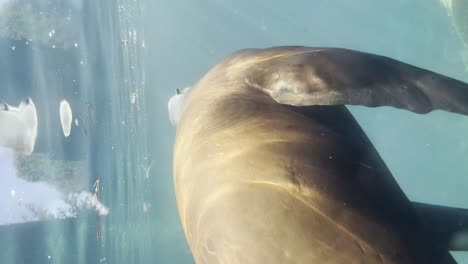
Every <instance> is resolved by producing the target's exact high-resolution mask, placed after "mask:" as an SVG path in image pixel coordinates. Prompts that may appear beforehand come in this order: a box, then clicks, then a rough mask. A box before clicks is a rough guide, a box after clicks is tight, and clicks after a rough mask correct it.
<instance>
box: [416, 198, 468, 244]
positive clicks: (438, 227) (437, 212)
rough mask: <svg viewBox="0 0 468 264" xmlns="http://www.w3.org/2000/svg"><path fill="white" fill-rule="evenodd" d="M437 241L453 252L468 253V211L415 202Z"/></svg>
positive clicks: (429, 230) (417, 209) (422, 218)
mask: <svg viewBox="0 0 468 264" xmlns="http://www.w3.org/2000/svg"><path fill="white" fill-rule="evenodd" d="M413 205H414V207H415V209H416V211H417V212H418V214H419V216H420V217H421V220H422V221H423V222H424V224H425V225H426V226H427V228H428V232H431V233H432V234H433V236H434V237H435V240H436V241H437V242H439V243H441V244H442V245H443V246H445V247H447V249H448V250H452V251H468V209H462V208H454V207H448V206H440V205H432V204H425V203H416V202H413Z"/></svg>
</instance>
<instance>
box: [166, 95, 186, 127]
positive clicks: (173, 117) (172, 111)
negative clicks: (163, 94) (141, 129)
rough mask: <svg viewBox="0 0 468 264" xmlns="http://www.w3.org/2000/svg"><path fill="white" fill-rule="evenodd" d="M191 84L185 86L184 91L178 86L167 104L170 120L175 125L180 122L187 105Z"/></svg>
mask: <svg viewBox="0 0 468 264" xmlns="http://www.w3.org/2000/svg"><path fill="white" fill-rule="evenodd" d="M190 88H191V87H190V86H189V87H186V88H184V89H183V90H182V91H181V90H180V89H179V88H177V89H176V90H175V93H176V94H175V95H174V96H172V97H171V99H169V102H168V104H167V108H168V112H169V121H170V122H171V124H172V126H173V127H176V126H177V124H178V123H179V120H180V118H181V116H182V112H183V110H184V106H185V99H186V98H187V96H188V94H189V91H190Z"/></svg>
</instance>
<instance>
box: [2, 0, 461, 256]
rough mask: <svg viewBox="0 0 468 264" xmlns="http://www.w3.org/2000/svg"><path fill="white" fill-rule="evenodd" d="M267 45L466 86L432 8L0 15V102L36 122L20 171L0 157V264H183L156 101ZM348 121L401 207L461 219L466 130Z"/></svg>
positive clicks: (102, 8)
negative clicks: (26, 102) (365, 56)
mask: <svg viewBox="0 0 468 264" xmlns="http://www.w3.org/2000/svg"><path fill="white" fill-rule="evenodd" d="M276 45H306V46H334V47H345V48H352V49H358V50H363V51H367V52H373V53H377V54H382V55H386V56H390V57H393V58H396V59H400V60H403V61H405V62H408V63H411V64H414V65H417V66H420V67H424V68H428V69H431V70H433V71H437V72H440V73H443V74H446V75H448V76H451V77H454V78H457V79H460V80H464V81H468V71H467V65H466V64H465V63H466V61H467V59H466V58H467V55H466V54H468V52H467V50H466V47H464V45H463V42H462V40H461V38H460V37H459V34H458V33H457V31H456V30H455V29H454V27H453V25H452V22H451V20H450V17H449V16H447V11H446V9H445V8H444V6H443V5H441V4H440V2H439V1H437V0H431V1H427V0H418V1H403V0H399V1H371V0H358V1H352V2H350V1H333V2H332V1H315V0H314V1H293V2H286V1H285V2H277V3H274V2H271V1H263V0H254V1H250V0H249V1H247V0H239V1H225V0H207V1H188V0H173V1H162V0H156V1H149V0H141V1H137V0H134V1H133V0H132V1H130V0H125V1H124V0H119V1H111V0H105V1H91V0H66V1H63V0H50V1H46V0H41V1H37V0H35V1H32V0H17V1H12V0H0V91H1V93H0V99H1V100H3V101H5V102H7V103H9V104H11V105H17V104H18V103H19V102H20V101H21V100H22V99H24V98H26V97H31V98H32V100H34V103H35V106H36V108H37V115H38V122H39V126H38V135H37V141H36V146H35V150H34V152H33V154H32V156H31V157H23V158H22V159H21V157H12V156H11V155H10V154H2V153H1V152H0V160H1V161H2V162H0V169H1V170H0V186H2V187H0V200H3V201H4V202H3V203H2V202H0V206H1V207H0V210H2V211H3V213H0V263H28V264H30V263H31V264H34V263H193V259H192V257H191V254H190V251H189V249H188V246H187V243H186V241H185V237H184V235H183V231H182V229H181V226H180V222H179V218H178V214H177V207H176V202H175V194H174V188H173V182H172V143H173V138H174V131H173V129H172V127H171V126H170V123H169V120H168V116H167V101H168V99H169V98H170V96H172V95H173V93H174V90H175V88H182V87H185V86H187V85H190V84H191V83H193V82H195V81H196V80H197V79H198V78H200V76H201V75H202V74H203V73H204V72H206V70H207V69H209V67H211V66H212V65H213V64H215V63H216V62H217V61H218V60H219V59H220V58H222V57H223V56H225V55H227V54H228V53H230V52H232V51H234V50H236V49H240V48H246V47H269V46H276ZM62 99H66V100H67V101H68V102H69V103H70V106H71V108H72V110H73V115H74V118H73V122H72V130H71V135H70V136H69V137H67V138H66V137H65V136H64V135H63V133H62V128H61V125H60V117H59V111H58V109H59V104H60V101H61V100H62ZM351 109H352V111H353V113H354V114H355V115H356V117H357V119H358V120H359V121H360V122H361V124H362V126H363V128H364V129H365V130H366V132H367V133H368V135H369V137H370V138H371V139H372V141H373V142H374V143H375V145H376V147H377V149H378V150H379V151H380V153H381V154H382V156H383V158H384V159H385V160H386V162H387V165H388V166H389V167H390V169H391V170H392V172H393V173H394V176H395V177H396V178H397V180H398V182H399V183H400V184H401V186H402V188H403V189H404V191H405V192H406V193H407V195H408V196H409V198H410V199H411V200H415V201H420V202H429V203H436V204H443V205H450V206H459V207H465V208H468V192H467V191H466V190H468V163H467V162H466V160H467V158H468V139H467V135H468V118H467V117H463V116H460V115H451V114H448V113H442V112H435V113H431V114H429V115H416V114H412V113H409V112H405V111H401V110H395V109H390V108H379V109H368V108H363V107H352V108H351ZM0 129H1V128H0ZM2 155H3V156H2ZM13 159H17V160H20V161H22V163H21V164H23V165H22V166H20V167H21V169H18V172H16V173H15V174H18V175H19V178H18V177H16V178H15V177H13V176H14V175H12V174H11V172H8V171H11V169H12V168H14V167H12V165H11V164H12V163H11V162H10V161H12V160H13ZM9 162H10V163H9ZM15 164H19V163H15ZM18 175H16V176H18ZM2 179H3V180H2ZM19 179H20V180H19ZM26 180H27V181H28V182H32V183H34V184H35V185H29V184H27V183H25V182H24V181H26ZM97 180H99V184H98V186H97V187H96V181H97ZM41 182H46V183H47V184H48V185H47V186H44V185H41V184H40V183H41ZM54 186H55V187H54ZM54 190H55V191H54ZM96 190H99V192H96ZM55 193H56V194H55ZM70 194H72V196H70ZM73 194H75V195H78V194H81V195H82V197H84V198H83V199H82V200H79V199H76V198H75V199H74V198H73V197H74V196H73ZM92 197H96V198H98V201H99V202H100V203H99V204H98V203H96V202H95V203H93V204H91V205H90V204H86V202H88V203H90V201H95V200H93V198H92ZM41 201H43V203H41ZM79 201H82V202H83V201H85V202H84V204H79ZM59 202H63V204H60V203H59ZM57 204H58V205H57ZM28 206H29V207H28ZM99 206H103V207H105V208H107V209H108V214H107V215H105V214H104V213H103V215H100V216H98V215H99V214H98V212H97V210H98V211H99V208H101V209H102V208H103V207H99ZM24 208H27V209H24ZM53 210H58V211H60V210H61V211H60V213H57V214H54V211H53ZM56 218H59V219H56ZM36 220H41V221H36ZM456 257H457V259H458V261H459V263H468V254H467V253H457V254H456Z"/></svg>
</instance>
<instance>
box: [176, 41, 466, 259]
mask: <svg viewBox="0 0 468 264" xmlns="http://www.w3.org/2000/svg"><path fill="white" fill-rule="evenodd" d="M295 49H297V50H295ZM290 50H292V52H290V51H289V50H287V49H284V48H281V49H277V50H273V51H268V50H266V51H259V52H258V53H256V52H254V51H246V52H241V53H237V54H234V55H232V56H231V57H228V58H226V59H225V60H223V61H222V62H221V63H220V64H218V65H217V66H215V67H214V68H213V69H212V70H210V71H209V72H208V73H207V74H206V75H205V76H204V77H203V78H202V79H201V80H200V81H199V82H197V83H196V84H195V85H194V87H193V88H192V89H191V90H190V93H189V94H188V96H187V99H186V102H185V107H184V111H183V115H182V119H181V120H180V123H179V125H178V126H177V136H176V144H175V150H174V177H175V178H174V179H175V189H176V193H177V202H178V207H179V212H180V216H181V220H182V224H183V227H184V230H185V233H186V236H187V239H188V242H189V245H190V248H191V250H192V253H193V255H194V258H195V260H196V262H197V263H324V264H326V263H330V264H336V263H401V264H403V263H408V264H413V263H428V264H430V263H455V262H454V260H453V259H452V258H451V256H450V254H449V253H448V251H447V249H446V248H445V247H443V246H441V245H440V244H439V243H437V241H434V240H433V239H431V237H430V236H429V234H428V233H427V232H426V231H427V230H426V229H425V228H424V227H423V226H422V224H421V222H420V219H419V218H418V216H417V214H416V212H415V211H414V208H413V207H412V205H411V203H410V202H409V200H408V199H407V198H406V196H405V195H404V193H403V192H402V191H401V189H400V188H399V186H398V185H397V183H396V182H395V181H394V179H393V177H392V175H391V174H390V172H389V171H388V169H387V168H386V166H385V164H384V162H383V161H382V160H381V158H380V157H379V155H378V153H377V152H376V150H375V149H374V147H373V146H372V144H371V143H370V141H369V140H368V139H367V137H366V135H365V134H364V132H363V131H362V130H361V129H360V127H359V125H358V124H357V123H356V121H355V120H354V119H353V117H352V116H351V115H350V113H349V112H348V111H347V110H346V108H345V107H344V106H341V105H335V101H333V100H331V101H330V100H329V101H327V103H324V105H326V106H301V107H300V106H291V105H284V104H280V103H278V101H280V99H281V100H283V99H284V98H286V99H284V100H286V101H287V102H286V103H288V104H292V103H291V102H289V101H288V100H290V99H288V98H289V97H287V96H286V97H282V95H278V91H282V90H281V89H283V88H284V87H280V88H279V89H278V90H273V91H272V90H270V91H268V86H272V87H273V86H274V85H271V80H270V79H268V78H266V77H265V76H264V75H261V74H259V73H265V72H266V71H268V69H267V66H266V65H269V66H271V68H274V67H279V66H278V65H279V64H281V63H285V62H281V61H278V60H281V59H282V58H283V57H286V58H288V60H289V59H292V61H296V62H297V60H295V59H294V56H297V54H300V53H299V52H303V51H304V50H302V49H301V48H290ZM284 51H286V53H288V52H289V53H288V54H286V55H285V54H284ZM312 52H314V51H312ZM332 52H333V51H332ZM295 54H296V55H295ZM299 56H302V55H299ZM265 63H268V64H265ZM292 64H294V63H292ZM292 64H288V67H289V66H291V65H292ZM296 66H297V67H298V68H304V67H307V65H305V64H304V65H302V63H298V64H297V65H296ZM296 66H294V67H296ZM316 66H317V69H320V68H322V67H324V68H325V69H327V68H330V65H316ZM377 66H378V65H377ZM278 69H279V68H278ZM334 69H337V68H334ZM371 69H372V68H370V69H368V71H369V70H371ZM337 70H339V69H337ZM375 70H376V71H378V70H380V68H378V67H375ZM272 74H273V75H274V74H277V75H278V76H280V77H273V79H275V80H277V81H278V82H281V81H287V82H288V83H291V81H292V79H294V78H296V79H297V78H299V77H297V76H302V77H300V78H306V79H307V80H310V81H311V82H312V83H317V84H324V82H325V85H324V86H323V85H322V86H317V87H318V89H319V90H320V89H322V90H324V89H325V88H327V87H330V85H329V83H335V84H337V83H338V81H339V80H338V79H334V77H333V76H328V75H327V74H325V75H324V76H327V78H329V80H326V78H323V76H320V75H317V74H315V75H314V74H312V75H301V74H296V73H295V72H291V71H290V70H285V71H276V70H275V71H274V72H273V73H272ZM288 74H295V77H294V78H292V79H287V78H288V77H285V76H287V75H288ZM335 74H336V76H338V77H342V76H343V75H342V73H341V72H338V71H336V72H335ZM367 74H369V76H373V75H374V76H375V74H377V75H378V74H380V73H379V72H375V73H374V72H367ZM268 75H269V76H271V74H270V73H269V74H268ZM281 76H282V77H281ZM363 76H364V75H363ZM378 76H382V75H378ZM281 78H283V79H281ZM314 78H316V79H314ZM371 78H372V77H371ZM364 81H365V80H364ZM327 83H328V84H327ZM265 84H266V85H265ZM338 84H339V83H338ZM327 85H328V86H327ZM317 87H316V88H317ZM350 87H351V86H350ZM295 88H297V89H296V90H294V89H293V90H292V91H293V92H296V93H298V94H300V93H301V90H300V89H301V87H300V86H299V85H296V86H295ZM351 88H352V87H351ZM381 88H382V87H381ZM383 89H385V87H383ZM405 89H406V88H405ZM289 90H290V91H291V89H289ZM265 91H266V92H265ZM341 92H342V94H345V95H346V93H347V92H346V91H345V92H343V91H341ZM275 93H276V95H275ZM282 94H283V95H284V94H285V93H282ZM408 94H411V91H410V92H408ZM288 96H289V95H288ZM338 97H339V96H338ZM367 97H368V98H374V96H373V95H372V96H367ZM377 97H378V96H377ZM323 98H325V99H326V98H328V97H327V96H323V97H322V99H323ZM353 98H358V100H360V99H359V98H364V97H353ZM382 98H384V97H382ZM322 99H320V100H322ZM325 99H324V100H325ZM458 99H459V100H464V97H461V98H458ZM293 100H296V99H293ZM312 100H316V99H312ZM352 100H355V99H352ZM378 100H379V99H378V98H377V101H378ZM384 100H386V101H385V103H386V104H390V105H394V106H397V107H402V108H407V109H408V108H411V110H414V111H416V112H427V111H430V109H429V108H427V107H426V106H427V105H426V103H425V101H424V100H419V101H418V100H416V101H418V104H417V105H411V107H410V106H408V105H407V104H405V102H403V103H402V102H401V100H400V101H397V100H395V101H391V100H387V99H384ZM338 101H339V100H337V101H336V102H338ZM345 101H346V98H345ZM353 102H354V103H356V102H355V101H352V102H350V103H353ZM343 103H346V102H343ZM357 103H360V104H365V105H379V104H381V102H377V103H376V102H375V101H374V102H360V101H359V102H357ZM305 104H309V103H307V102H306V103H305ZM338 104H341V102H338ZM296 105H297V104H296ZM432 105H434V104H432ZM457 105H458V106H456V107H454V106H448V107H445V108H446V109H450V110H453V111H455V112H463V111H465V110H466V108H464V106H463V107H460V105H462V104H457ZM441 108H443V107H441ZM460 109H462V110H460Z"/></svg>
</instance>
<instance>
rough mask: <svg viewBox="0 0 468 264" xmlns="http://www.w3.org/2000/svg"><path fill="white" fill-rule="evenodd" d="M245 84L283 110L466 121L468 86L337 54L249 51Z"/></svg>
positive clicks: (384, 60) (385, 61) (375, 59)
mask: <svg viewBox="0 0 468 264" xmlns="http://www.w3.org/2000/svg"><path fill="white" fill-rule="evenodd" d="M234 56H238V57H239V58H242V59H245V58H248V60H251V62H252V64H250V63H249V65H250V66H252V65H253V66H252V67H249V68H248V69H247V70H246V71H248V72H246V73H245V76H246V77H245V79H244V81H245V82H246V83H247V84H248V85H249V86H252V87H255V88H258V89H260V90H263V91H264V92H266V93H268V94H270V95H271V97H272V98H273V99H275V100H276V101H277V102H279V103H282V104H289V105H295V106H305V105H364V106H370V107H376V106H393V107H397V108H403V109H407V110H410V111H413V112H416V113H427V112H430V111H432V110H436V109H441V110H446V111H450V112H456V113H460V114H464V115H468V84H466V83H463V82H461V81H458V80H455V79H452V78H449V77H446V76H444V75H441V74H438V73H435V72H431V71H429V70H425V69H421V68H418V67H415V66H412V65H409V64H406V63H403V62H400V61H397V60H394V59H391V58H388V57H383V56H378V55H373V54H369V53H364V52H358V51H353V50H347V49H338V48H305V47H279V48H271V49H265V50H256V51H252V50H246V51H245V53H242V52H239V53H237V54H235V55H234Z"/></svg>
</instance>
